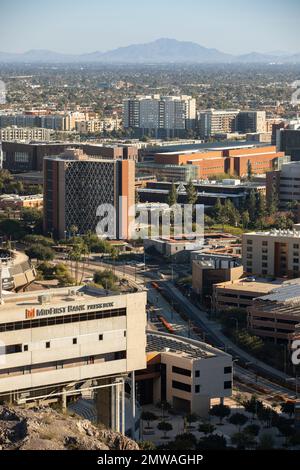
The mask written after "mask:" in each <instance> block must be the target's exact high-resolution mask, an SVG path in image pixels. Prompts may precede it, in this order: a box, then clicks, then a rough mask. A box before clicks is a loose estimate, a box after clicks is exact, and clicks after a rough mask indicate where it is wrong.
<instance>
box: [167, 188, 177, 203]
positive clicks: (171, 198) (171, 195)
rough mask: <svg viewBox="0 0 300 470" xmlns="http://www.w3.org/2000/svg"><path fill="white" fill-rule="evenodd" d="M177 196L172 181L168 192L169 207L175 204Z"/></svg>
mask: <svg viewBox="0 0 300 470" xmlns="http://www.w3.org/2000/svg"><path fill="white" fill-rule="evenodd" d="M177 198H178V194H177V190H176V186H175V184H174V183H172V186H171V189H170V191H169V194H168V204H169V206H170V207H172V206H174V205H175V204H177Z"/></svg>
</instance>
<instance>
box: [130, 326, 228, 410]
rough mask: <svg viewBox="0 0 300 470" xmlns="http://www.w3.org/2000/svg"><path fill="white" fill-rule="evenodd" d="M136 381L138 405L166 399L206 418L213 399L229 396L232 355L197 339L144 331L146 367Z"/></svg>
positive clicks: (182, 408)
mask: <svg viewBox="0 0 300 470" xmlns="http://www.w3.org/2000/svg"><path fill="white" fill-rule="evenodd" d="M136 380H137V385H138V390H139V394H140V397H141V402H142V404H150V403H157V402H164V401H167V402H168V403H170V404H171V406H173V408H174V409H175V410H177V411H181V412H185V413H187V414H189V413H196V414H198V415H199V416H201V417H208V415H209V410H210V402H211V400H212V399H213V398H220V399H221V400H223V399H224V398H227V397H230V396H231V395H232V381H233V363H232V357H231V356H230V355H229V354H227V353H225V352H223V351H220V350H219V349H216V348H214V347H212V346H210V345H208V344H206V343H201V342H200V341H195V340H192V339H188V338H184V337H179V336H173V335H169V334H164V333H160V332H156V331H148V333H147V369H146V370H144V371H140V372H138V373H137V375H136Z"/></svg>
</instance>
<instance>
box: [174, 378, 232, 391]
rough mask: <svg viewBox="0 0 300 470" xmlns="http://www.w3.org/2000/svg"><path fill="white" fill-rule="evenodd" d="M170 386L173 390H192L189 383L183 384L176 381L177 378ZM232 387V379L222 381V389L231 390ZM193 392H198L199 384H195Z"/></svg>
mask: <svg viewBox="0 0 300 470" xmlns="http://www.w3.org/2000/svg"><path fill="white" fill-rule="evenodd" d="M172 388H174V389H175V390H181V391H182V392H188V393H191V392H192V386H191V385H189V384H185V383H182V382H178V381H177V380H173V381H172ZM231 389H232V381H231V380H226V381H225V382H224V390H231ZM194 390H195V393H196V394H198V393H200V390H201V385H195V388H194Z"/></svg>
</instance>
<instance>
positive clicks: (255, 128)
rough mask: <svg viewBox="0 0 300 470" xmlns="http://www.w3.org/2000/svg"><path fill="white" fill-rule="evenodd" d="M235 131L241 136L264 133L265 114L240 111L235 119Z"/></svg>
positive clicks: (263, 112) (262, 112)
mask: <svg viewBox="0 0 300 470" xmlns="http://www.w3.org/2000/svg"><path fill="white" fill-rule="evenodd" d="M236 130H237V131H238V132H241V133H242V134H247V133H251V132H255V133H256V132H257V133H261V132H266V112H265V111H240V112H239V113H238V115H237V118H236Z"/></svg>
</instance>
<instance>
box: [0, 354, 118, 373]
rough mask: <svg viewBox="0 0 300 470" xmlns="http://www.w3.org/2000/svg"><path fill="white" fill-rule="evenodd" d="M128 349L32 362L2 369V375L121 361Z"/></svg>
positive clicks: (0, 371) (0, 370)
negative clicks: (38, 362) (60, 359)
mask: <svg viewBox="0 0 300 470" xmlns="http://www.w3.org/2000/svg"><path fill="white" fill-rule="evenodd" d="M126 357H127V354H126V351H117V352H114V353H106V354H98V355H96V356H88V357H77V358H72V359H67V360H64V361H52V362H46V363H40V364H32V365H28V366H22V367H12V368H9V369H0V376H10V375H11V376H16V375H25V374H33V373H38V372H45V371H49V370H58V369H64V368H69V367H80V366H84V365H93V364H97V363H102V362H111V361H119V360H123V359H126Z"/></svg>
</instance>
